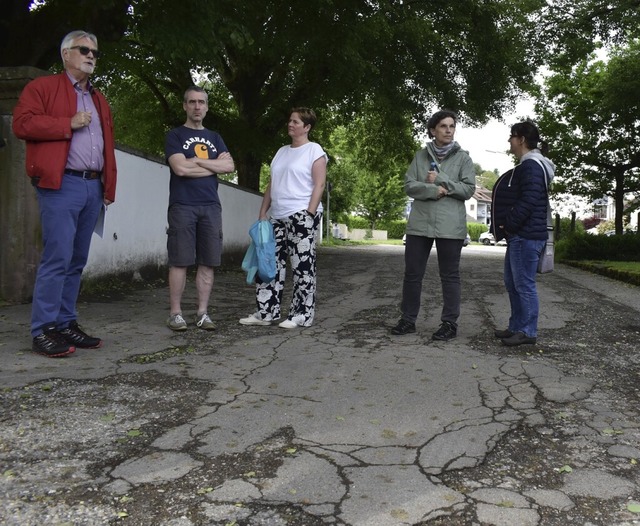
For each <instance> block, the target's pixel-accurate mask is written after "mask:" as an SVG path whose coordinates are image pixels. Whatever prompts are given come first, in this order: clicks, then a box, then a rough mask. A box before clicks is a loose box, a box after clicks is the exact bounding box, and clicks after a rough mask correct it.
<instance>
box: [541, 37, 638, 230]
mask: <svg viewBox="0 0 640 526" xmlns="http://www.w3.org/2000/svg"><path fill="white" fill-rule="evenodd" d="M625 70H629V71H632V72H633V73H634V74H637V75H638V76H639V77H640V44H639V43H638V42H632V43H631V44H630V45H629V46H628V47H627V48H624V49H622V48H621V49H618V50H616V51H615V52H614V57H613V58H612V59H611V61H610V62H609V63H608V64H606V63H604V62H601V61H593V60H591V61H590V60H589V59H585V60H583V61H581V62H580V63H579V64H577V65H576V66H575V67H574V68H572V69H571V70H562V71H560V72H558V73H555V74H553V75H551V76H550V77H549V78H548V79H547V80H546V82H545V89H544V98H543V99H542V100H541V101H540V102H539V103H538V104H537V105H536V110H537V111H538V113H539V114H540V115H541V118H540V121H539V124H540V126H541V128H542V130H543V131H544V134H545V135H546V136H547V137H549V138H550V142H551V145H552V152H551V156H552V158H553V160H554V161H555V162H556V164H557V166H558V171H557V174H556V175H557V176H556V180H555V182H554V190H555V192H568V193H571V194H573V195H581V196H584V197H587V198H588V199H590V200H596V199H600V198H602V197H603V196H607V197H610V198H612V200H613V202H614V203H615V224H616V231H617V232H619V233H621V232H622V221H623V216H624V215H625V213H627V211H626V210H625V195H626V194H628V193H632V194H635V195H640V142H638V141H637V137H638V135H639V134H640V105H639V104H638V100H637V95H636V91H635V89H636V88H638V87H640V85H639V84H638V82H639V81H637V79H636V81H635V84H634V83H632V86H633V85H635V87H632V89H631V90H629V89H628V88H627V84H628V83H629V82H630V79H629V78H628V77H626V76H625V74H624V71H625Z"/></svg>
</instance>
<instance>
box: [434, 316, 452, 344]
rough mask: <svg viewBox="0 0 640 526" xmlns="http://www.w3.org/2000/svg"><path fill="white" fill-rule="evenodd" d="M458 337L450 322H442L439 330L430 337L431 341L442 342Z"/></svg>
mask: <svg viewBox="0 0 640 526" xmlns="http://www.w3.org/2000/svg"><path fill="white" fill-rule="evenodd" d="M457 335H458V329H457V328H456V326H455V325H454V324H453V323H451V322H450V321H443V322H442V324H441V325H440V328H439V329H438V330H437V331H436V332H434V333H433V335H432V336H431V339H432V340H441V341H443V342H446V341H449V340H452V339H453V338H455V337H456V336H457Z"/></svg>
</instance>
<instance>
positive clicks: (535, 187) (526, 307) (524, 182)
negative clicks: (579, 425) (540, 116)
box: [491, 121, 555, 346]
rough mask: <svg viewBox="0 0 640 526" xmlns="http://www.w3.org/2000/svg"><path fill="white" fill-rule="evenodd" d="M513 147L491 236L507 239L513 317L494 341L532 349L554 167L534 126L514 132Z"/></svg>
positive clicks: (495, 197) (496, 192) (498, 188)
mask: <svg viewBox="0 0 640 526" xmlns="http://www.w3.org/2000/svg"><path fill="white" fill-rule="evenodd" d="M509 145H510V147H511V153H512V154H513V155H515V157H516V158H517V159H519V164H518V165H516V166H515V167H514V168H512V169H511V170H509V171H508V172H506V173H505V174H503V175H501V176H500V178H499V179H498V180H497V181H496V184H495V185H494V187H493V193H492V205H491V231H492V232H493V235H494V237H495V239H496V241H499V240H500V239H503V238H506V240H507V252H506V255H505V260H504V284H505V287H506V289H507V292H508V293H509V302H510V304H511V316H510V317H509V327H508V328H507V329H506V330H496V331H495V336H496V338H500V339H501V340H502V343H504V344H505V345H510V346H513V345H523V344H530V345H531V344H535V343H536V337H537V333H538V310H539V301H538V291H537V288H536V271H537V269H538V260H539V259H540V254H541V253H542V250H543V249H544V246H545V244H546V241H547V237H548V232H547V206H548V202H549V201H548V195H547V194H548V188H549V185H550V184H551V181H552V179H553V175H554V173H555V166H554V164H553V163H552V162H551V161H550V160H549V159H547V157H546V156H545V155H546V153H547V145H546V143H544V142H543V141H541V140H540V133H539V131H538V128H537V127H536V126H535V125H534V124H533V123H531V122H528V121H527V122H519V123H517V124H514V125H513V126H512V127H511V135H510V136H509ZM539 147H540V148H539Z"/></svg>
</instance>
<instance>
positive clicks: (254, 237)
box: [242, 220, 276, 285]
mask: <svg viewBox="0 0 640 526" xmlns="http://www.w3.org/2000/svg"><path fill="white" fill-rule="evenodd" d="M249 237H251V244H250V245H249V248H248V249H247V253H246V254H245V255H244V259H243V260H242V270H244V271H245V272H246V273H247V283H248V284H250V285H251V284H252V283H254V282H255V279H256V274H257V275H258V277H259V278H260V279H261V280H262V281H263V282H269V281H271V280H272V279H273V278H275V277H276V239H275V236H274V234H273V225H272V224H271V221H267V220H258V221H256V222H255V223H254V224H253V225H251V228H249Z"/></svg>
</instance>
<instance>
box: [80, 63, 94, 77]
mask: <svg viewBox="0 0 640 526" xmlns="http://www.w3.org/2000/svg"><path fill="white" fill-rule="evenodd" d="M95 69H96V67H95V66H94V65H91V64H86V63H84V64H81V65H80V71H82V72H83V73H87V74H88V75H91V74H92V73H93V71H94V70H95Z"/></svg>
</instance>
